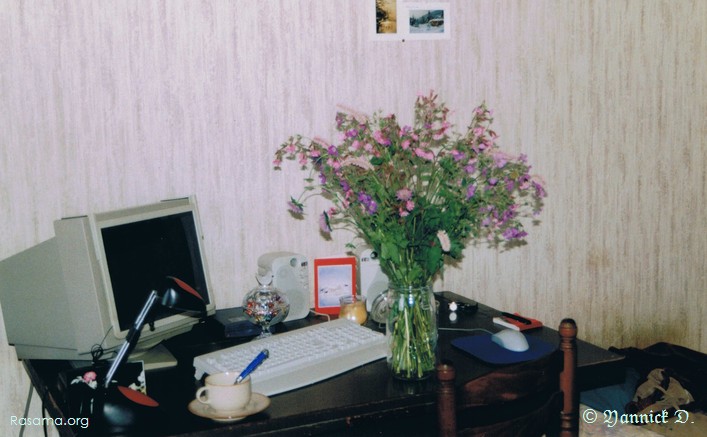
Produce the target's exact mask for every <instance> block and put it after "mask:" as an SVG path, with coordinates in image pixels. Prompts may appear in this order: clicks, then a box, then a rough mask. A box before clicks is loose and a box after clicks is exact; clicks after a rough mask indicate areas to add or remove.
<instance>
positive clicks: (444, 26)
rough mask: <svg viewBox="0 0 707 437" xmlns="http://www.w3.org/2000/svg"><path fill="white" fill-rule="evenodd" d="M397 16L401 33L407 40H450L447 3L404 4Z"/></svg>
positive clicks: (450, 20) (450, 21) (450, 19)
mask: <svg viewBox="0 0 707 437" xmlns="http://www.w3.org/2000/svg"><path fill="white" fill-rule="evenodd" d="M401 9H402V10H400V12H399V14H400V15H401V16H402V18H403V20H404V21H403V23H404V24H403V25H402V26H403V29H402V31H403V33H404V34H405V39H408V40H442V39H449V38H450V36H449V35H450V29H451V26H452V17H451V13H450V12H449V3H438V2H437V3H426V2H422V3H405V4H404V7H403V8H401Z"/></svg>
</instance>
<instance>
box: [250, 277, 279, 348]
mask: <svg viewBox="0 0 707 437" xmlns="http://www.w3.org/2000/svg"><path fill="white" fill-rule="evenodd" d="M271 282H272V276H265V277H258V283H259V285H258V286H257V287H255V288H254V289H252V290H251V291H249V292H248V293H247V294H246V295H245V297H244V298H243V314H245V316H246V317H247V318H248V319H249V320H250V321H251V322H252V323H254V324H256V325H259V326H261V327H262V329H263V330H262V332H261V333H260V335H259V336H257V337H256V338H255V339H256V340H258V339H261V338H266V337H270V336H271V335H272V332H270V327H271V326H272V325H275V324H277V323H280V322H281V321H282V320H283V319H284V318H285V317H287V314H288V313H289V312H290V303H289V301H288V299H287V295H286V294H285V293H283V292H282V291H280V290H279V289H278V288H275V287H273V286H272V285H271Z"/></svg>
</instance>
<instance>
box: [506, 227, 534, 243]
mask: <svg viewBox="0 0 707 437" xmlns="http://www.w3.org/2000/svg"><path fill="white" fill-rule="evenodd" d="M526 235H528V233H527V232H525V231H519V230H518V229H516V228H508V229H506V230H505V231H503V238H505V239H506V240H517V239H520V238H523V237H525V236H526Z"/></svg>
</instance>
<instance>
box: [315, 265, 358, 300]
mask: <svg viewBox="0 0 707 437" xmlns="http://www.w3.org/2000/svg"><path fill="white" fill-rule="evenodd" d="M355 294H356V258H355V257H353V256H349V257H341V258H316V259H315V260H314V309H315V311H317V312H319V313H324V314H338V313H339V299H340V298H341V297H342V296H349V295H355Z"/></svg>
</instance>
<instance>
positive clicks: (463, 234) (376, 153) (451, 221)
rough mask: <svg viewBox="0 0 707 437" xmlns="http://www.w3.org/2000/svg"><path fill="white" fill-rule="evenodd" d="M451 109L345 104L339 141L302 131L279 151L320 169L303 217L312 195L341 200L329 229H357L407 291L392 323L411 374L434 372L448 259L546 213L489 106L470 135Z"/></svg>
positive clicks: (313, 173) (394, 359)
mask: <svg viewBox="0 0 707 437" xmlns="http://www.w3.org/2000/svg"><path fill="white" fill-rule="evenodd" d="M448 113H449V110H448V108H447V107H446V106H445V105H444V104H443V103H438V102H437V96H436V95H434V94H432V93H430V95H428V96H419V97H418V98H417V101H416V103H415V119H414V123H413V125H412V126H408V125H406V126H401V125H400V124H399V123H398V120H397V118H396V117H395V115H387V116H382V115H380V114H379V113H376V114H374V116H373V117H371V118H369V117H367V116H364V115H361V114H358V113H356V112H354V111H347V112H339V113H337V115H336V128H337V130H338V131H339V132H340V138H338V140H337V141H336V143H334V144H332V143H330V142H328V141H326V140H323V139H320V138H315V139H313V140H308V139H305V138H303V137H302V136H300V135H297V136H293V137H290V138H289V139H288V140H287V141H286V142H285V143H284V144H282V145H281V146H280V148H279V149H278V150H277V152H276V154H275V161H274V165H275V167H276V168H279V167H280V165H281V164H282V161H283V159H291V160H297V161H298V162H299V164H300V166H301V167H302V168H303V169H305V170H309V172H310V174H309V177H307V178H306V183H307V184H306V187H305V191H304V193H302V195H300V196H299V197H297V198H294V197H292V198H290V202H289V206H290V211H291V212H292V213H293V214H295V215H297V216H301V215H302V214H303V212H304V201H305V198H306V197H308V196H311V195H322V196H324V197H325V198H327V199H329V200H331V202H332V204H333V205H332V207H331V208H329V209H328V210H326V211H324V212H323V213H322V214H321V216H320V221H319V222H320V228H321V231H322V232H324V233H329V232H331V231H332V230H333V229H336V228H337V227H342V228H348V229H350V230H352V231H353V232H354V234H355V235H356V236H357V237H360V238H361V239H362V240H363V241H365V243H367V244H368V245H369V246H370V247H371V248H372V249H373V250H374V251H376V252H377V253H378V259H379V261H380V267H381V269H382V271H383V272H384V273H385V274H386V275H387V276H388V279H389V280H390V283H391V284H392V285H393V286H394V287H397V288H398V289H400V290H407V291H406V292H405V293H407V294H405V296H404V297H403V298H400V299H399V300H398V301H395V302H392V303H391V308H390V314H389V317H388V326H387V328H386V329H387V330H388V333H389V334H390V335H389V344H390V348H391V351H390V353H389V357H388V359H389V362H390V364H391V367H392V368H393V371H394V373H395V374H396V375H397V376H399V377H401V378H405V379H421V378H423V377H425V376H426V375H428V374H429V373H431V372H432V371H433V370H434V364H435V357H434V347H435V345H436V340H437V330H436V319H435V312H434V302H433V299H432V297H431V294H430V295H426V294H425V293H426V292H427V291H429V287H428V285H430V283H431V281H432V279H433V277H434V276H435V275H436V274H437V273H438V272H440V271H441V270H442V268H443V266H444V262H445V257H449V258H454V259H458V258H460V257H461V255H462V251H463V249H464V246H465V244H466V243H467V242H469V241H470V240H475V241H487V242H489V243H491V244H494V245H495V244H499V243H501V242H512V241H517V240H520V239H522V238H523V237H525V235H526V232H525V231H524V230H523V225H522V223H521V221H520V219H521V218H522V217H524V216H527V215H531V214H537V213H538V212H539V210H540V207H541V205H542V198H543V197H544V196H545V191H544V189H543V186H542V184H541V183H540V181H539V180H538V179H537V178H534V177H532V176H531V175H530V174H529V170H530V166H529V165H528V164H527V162H526V158H525V156H523V155H521V156H520V157H513V156H510V155H508V154H506V153H504V152H502V151H500V150H499V148H498V146H497V145H496V143H495V141H496V138H497V135H496V133H495V132H494V131H493V130H491V129H490V125H491V122H492V118H491V111H489V110H488V109H487V108H486V106H485V105H481V106H479V107H478V108H476V109H474V111H473V116H472V120H471V123H470V125H469V127H468V128H467V130H466V132H465V133H464V134H458V133H453V132H452V130H451V128H452V125H451V124H450V122H449V121H448V120H447V116H448Z"/></svg>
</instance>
